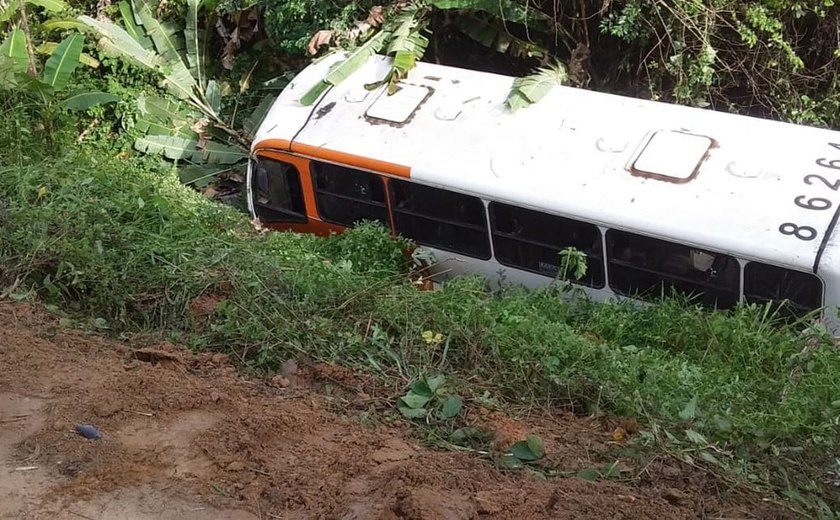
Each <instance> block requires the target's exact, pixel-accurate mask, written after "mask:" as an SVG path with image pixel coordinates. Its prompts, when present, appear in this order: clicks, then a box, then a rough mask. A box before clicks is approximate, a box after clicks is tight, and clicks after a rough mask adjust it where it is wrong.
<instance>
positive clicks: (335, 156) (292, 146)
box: [255, 139, 411, 178]
mask: <svg viewBox="0 0 840 520" xmlns="http://www.w3.org/2000/svg"><path fill="white" fill-rule="evenodd" d="M255 148H256V149H257V150H266V149H275V150H290V151H291V152H293V153H298V154H301V155H306V156H308V157H312V158H315V159H323V160H325V161H329V162H334V163H338V164H344V165H347V166H353V167H356V168H361V169H363V170H370V171H374V172H379V173H385V174H388V175H394V176H396V177H405V178H410V177H411V168H409V167H408V166H403V165H401V164H395V163H392V162H387V161H380V160H377V159H371V158H370V157H363V156H361V155H353V154H350V153H345V152H337V151H335V150H330V149H328V148H323V147H320V146H312V145H311V144H304V143H289V141H286V140H285V139H266V140H265V141H260V142H259V143H257V145H256V147H255Z"/></svg>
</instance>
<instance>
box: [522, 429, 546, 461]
mask: <svg viewBox="0 0 840 520" xmlns="http://www.w3.org/2000/svg"><path fill="white" fill-rule="evenodd" d="M525 442H526V443H527V444H528V449H530V450H531V453H533V454H534V455H535V456H536V457H537V458H538V459H541V458H543V457H545V446H544V445H543V440H542V437H540V436H539V435H529V436H528V439H527V440H526V441H525Z"/></svg>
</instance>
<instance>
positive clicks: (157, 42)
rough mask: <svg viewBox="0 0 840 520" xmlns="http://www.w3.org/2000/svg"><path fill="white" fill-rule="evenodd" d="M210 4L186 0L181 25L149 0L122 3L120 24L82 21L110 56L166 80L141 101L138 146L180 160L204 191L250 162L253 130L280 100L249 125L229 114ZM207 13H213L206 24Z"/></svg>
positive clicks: (266, 102) (188, 179)
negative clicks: (213, 64)
mask: <svg viewBox="0 0 840 520" xmlns="http://www.w3.org/2000/svg"><path fill="white" fill-rule="evenodd" d="M205 7H206V5H205V0H187V13H186V17H185V20H184V21H183V23H181V24H176V23H175V22H173V21H171V20H161V19H159V18H158V17H157V16H156V15H155V11H154V9H153V7H152V4H151V3H150V1H149V0H122V1H120V3H119V12H120V22H121V25H118V24H117V23H113V22H110V21H103V20H97V19H94V18H92V17H90V16H86V15H82V16H79V17H78V18H77V21H78V22H80V23H81V24H83V25H84V26H85V27H86V29H87V30H88V31H89V32H92V33H93V34H95V35H96V37H97V39H98V40H97V43H98V45H99V47H100V49H101V50H102V51H103V52H104V53H105V54H106V55H108V56H111V57H114V58H118V59H121V60H123V61H125V62H127V63H130V64H132V65H134V66H136V67H138V68H140V69H144V70H146V71H149V72H152V73H153V74H154V75H155V76H156V77H157V78H158V79H159V80H160V83H159V87H161V89H162V90H163V91H164V93H165V94H166V95H161V96H146V95H141V96H139V97H138V99H137V115H136V121H135V129H136V130H138V131H139V133H140V134H141V135H139V136H138V137H137V138H136V139H135V141H134V148H135V149H136V150H137V151H139V152H141V153H145V154H155V155H160V156H163V157H165V158H167V159H170V160H173V161H176V162H178V163H181V164H182V165H184V166H185V167H184V168H182V170H181V178H182V180H183V181H184V182H185V183H187V184H192V185H194V186H196V187H199V188H200V187H203V186H204V185H206V184H207V183H209V182H210V181H212V180H213V179H214V178H216V177H217V176H218V175H219V174H220V173H224V172H230V171H236V170H239V169H241V168H242V167H243V166H244V164H245V160H246V159H247V153H248V150H249V148H250V143H251V140H252V139H253V132H254V131H255V130H256V127H257V126H258V125H259V123H260V121H261V120H262V118H263V117H264V116H265V114H266V113H267V111H268V109H269V107H270V105H271V102H272V101H273V100H274V96H266V98H265V99H263V102H262V103H260V105H259V106H258V107H257V109H256V110H255V112H254V114H252V115H251V117H248V118H245V120H244V123H245V125H246V128H245V129H237V128H235V127H234V126H233V123H227V122H226V121H225V120H224V119H223V117H222V114H221V111H222V88H221V86H220V85H219V83H218V82H217V81H216V80H213V79H209V78H210V77H209V75H208V60H207V52H208V51H207V46H208V40H209V32H208V31H210V30H211V29H212V27H213V22H212V20H211V19H209V17H210V16H212V13H205V12H204V11H205ZM208 11H209V10H208ZM202 16H207V18H205V19H204V21H205V24H204V25H203V26H202V24H201V20H202ZM255 121H256V122H255Z"/></svg>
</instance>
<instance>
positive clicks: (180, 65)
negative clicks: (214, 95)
mask: <svg viewBox="0 0 840 520" xmlns="http://www.w3.org/2000/svg"><path fill="white" fill-rule="evenodd" d="M163 74H164V77H163V86H164V87H165V88H166V89H167V90H168V91H169V93H170V94H172V95H173V96H175V97H177V98H179V99H194V97H195V87H196V86H197V85H196V83H195V78H193V77H192V74H190V71H189V69H187V66H186V65H184V62H182V61H177V62H175V63H169V64H167V65H166V66H165V67H164V68H163ZM208 109H209V107H208Z"/></svg>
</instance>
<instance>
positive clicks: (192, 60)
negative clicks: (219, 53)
mask: <svg viewBox="0 0 840 520" xmlns="http://www.w3.org/2000/svg"><path fill="white" fill-rule="evenodd" d="M202 3H203V1H202V0H187V23H186V26H185V27H184V38H185V40H186V45H187V63H188V65H189V68H190V73H191V74H192V75H193V77H194V78H196V80H197V81H198V84H199V85H200V87H201V88H203V87H204V69H205V66H206V64H205V63H204V45H203V42H202V36H203V33H202V32H201V31H200V30H199V28H198V13H199V11H200V10H201V7H202Z"/></svg>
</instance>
